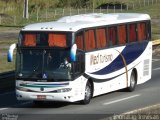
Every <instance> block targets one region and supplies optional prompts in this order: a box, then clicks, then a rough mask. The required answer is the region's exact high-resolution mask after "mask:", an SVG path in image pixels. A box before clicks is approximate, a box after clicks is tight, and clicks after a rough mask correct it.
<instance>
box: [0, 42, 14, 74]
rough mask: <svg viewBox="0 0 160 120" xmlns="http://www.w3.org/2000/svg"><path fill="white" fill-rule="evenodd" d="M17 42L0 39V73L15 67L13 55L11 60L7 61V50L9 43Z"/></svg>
mask: <svg viewBox="0 0 160 120" xmlns="http://www.w3.org/2000/svg"><path fill="white" fill-rule="evenodd" d="M12 43H17V40H11V39H10V40H2V41H0V73H1V72H5V71H11V70H14V69H15V55H14V60H13V62H10V63H9V62H7V51H8V48H9V45H10V44H12Z"/></svg>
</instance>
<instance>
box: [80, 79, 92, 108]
mask: <svg viewBox="0 0 160 120" xmlns="http://www.w3.org/2000/svg"><path fill="white" fill-rule="evenodd" d="M91 98H92V87H91V84H90V82H89V81H88V82H87V84H86V88H85V97H84V100H82V101H81V104H83V105H86V104H89V103H90V101H91Z"/></svg>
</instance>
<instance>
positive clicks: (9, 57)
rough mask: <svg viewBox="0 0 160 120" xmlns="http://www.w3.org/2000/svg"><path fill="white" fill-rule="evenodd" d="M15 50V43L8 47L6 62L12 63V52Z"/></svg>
mask: <svg viewBox="0 0 160 120" xmlns="http://www.w3.org/2000/svg"><path fill="white" fill-rule="evenodd" d="M15 48H16V43H14V44H12V45H11V46H10V47H9V50H8V54H7V59H8V62H12V61H13V51H14V49H15Z"/></svg>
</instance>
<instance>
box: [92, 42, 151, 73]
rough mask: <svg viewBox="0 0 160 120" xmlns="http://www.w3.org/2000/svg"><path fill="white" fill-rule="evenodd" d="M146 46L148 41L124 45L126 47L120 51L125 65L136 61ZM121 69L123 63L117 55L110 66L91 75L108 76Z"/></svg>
mask: <svg viewBox="0 0 160 120" xmlns="http://www.w3.org/2000/svg"><path fill="white" fill-rule="evenodd" d="M147 45H148V41H145V42H141V43H133V44H128V45H126V47H125V48H124V49H123V51H122V55H123V56H124V58H125V60H126V64H127V65H129V64H130V63H131V62H133V61H134V60H136V59H137V58H138V57H139V56H140V55H141V54H142V53H143V52H144V50H145V49H146V47H147ZM123 67H124V63H123V60H122V57H121V56H120V55H118V57H117V58H116V59H114V60H113V61H112V63H111V64H109V65H108V66H106V67H105V68H103V69H101V70H99V71H96V72H93V73H91V74H95V75H105V74H109V73H112V72H114V71H117V70H120V69H122V68H123Z"/></svg>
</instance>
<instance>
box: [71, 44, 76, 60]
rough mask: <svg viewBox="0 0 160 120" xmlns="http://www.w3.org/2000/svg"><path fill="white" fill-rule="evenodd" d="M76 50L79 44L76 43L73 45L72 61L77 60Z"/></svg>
mask: <svg viewBox="0 0 160 120" xmlns="http://www.w3.org/2000/svg"><path fill="white" fill-rule="evenodd" d="M76 52H77V45H76V44H74V45H73V46H72V47H71V51H70V59H71V61H72V62H75V61H76Z"/></svg>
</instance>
